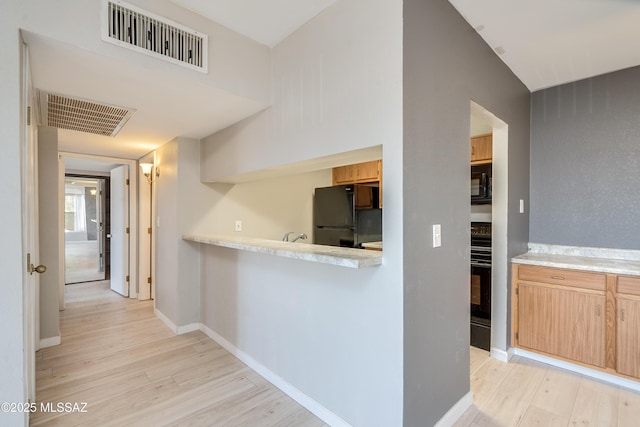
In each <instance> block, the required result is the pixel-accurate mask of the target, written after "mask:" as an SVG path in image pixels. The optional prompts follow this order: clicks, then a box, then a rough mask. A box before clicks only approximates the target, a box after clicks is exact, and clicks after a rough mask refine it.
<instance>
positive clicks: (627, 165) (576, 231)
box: [531, 67, 640, 249]
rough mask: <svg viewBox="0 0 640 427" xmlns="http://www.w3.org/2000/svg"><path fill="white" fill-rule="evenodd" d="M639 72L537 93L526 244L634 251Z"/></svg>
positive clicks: (639, 166) (638, 227) (639, 230)
mask: <svg viewBox="0 0 640 427" xmlns="http://www.w3.org/2000/svg"><path fill="white" fill-rule="evenodd" d="M639 82H640V67H634V68H629V69H626V70H622V71H618V72H615V73H610V74H605V75H602V76H598V77H593V78H590V79H585V80H581V81H578V82H574V83H569V84H565V85H562V86H557V87H553V88H549V89H545V90H541V91H538V92H535V93H534V94H533V96H532V103H531V110H532V111H531V241H532V242H536V243H548V244H557V245H569V246H591V247H606V248H621V249H640V239H638V236H640V221H638V206H640V191H638V181H639V180H640V145H639V141H640V120H639V118H640V85H639V84H638V83H639Z"/></svg>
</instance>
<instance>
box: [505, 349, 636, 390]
mask: <svg viewBox="0 0 640 427" xmlns="http://www.w3.org/2000/svg"><path fill="white" fill-rule="evenodd" d="M514 354H515V355H516V356H522V357H526V358H527V359H531V360H536V361H538V362H542V363H546V364H547V365H551V366H555V367H556V368H561V369H566V370H567V371H571V372H575V373H578V374H582V375H585V376H587V377H590V378H594V379H596V380H600V381H604V382H606V383H609V384H612V385H615V386H618V387H623V388H626V389H630V390H634V391H640V382H638V381H634V380H630V379H627V378H623V377H619V376H617V375H611V374H608V373H606V372H602V371H598V370H597V369H591V368H587V367H586V366H582V365H576V364H574V363H571V362H566V361H564V360H559V359H555V358H553V357H549V356H544V355H542V354H538V353H534V352H532V351H527V350H523V349H521V348H516V349H515V350H514Z"/></svg>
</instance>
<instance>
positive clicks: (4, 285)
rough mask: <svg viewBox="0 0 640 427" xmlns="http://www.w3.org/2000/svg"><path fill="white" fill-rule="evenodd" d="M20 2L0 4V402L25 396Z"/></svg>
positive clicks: (9, 419)
mask: <svg viewBox="0 0 640 427" xmlns="http://www.w3.org/2000/svg"><path fill="white" fill-rule="evenodd" d="M19 12H20V6H19V5H16V4H14V3H11V4H4V5H3V7H2V14H0V51H1V52H3V59H2V61H0V75H1V76H2V79H0V93H1V94H2V96H0V147H2V156H0V180H2V182H3V185H1V186H0V200H2V206H3V207H2V209H0V235H1V236H2V239H1V240H0V271H2V280H1V281H0V324H2V325H4V326H3V328H2V333H1V335H0V336H1V337H2V345H1V346H0V365H2V367H3V368H2V369H1V370H0V402H22V401H24V399H26V398H27V395H26V387H25V381H24V372H25V371H24V360H23V352H22V349H23V327H24V319H23V294H22V292H23V290H22V271H23V268H26V265H25V260H24V259H23V256H24V251H23V249H24V248H23V244H22V208H21V188H20V185H21V175H20V172H21V168H20V165H21V158H20V155H21V153H20V147H21V146H20V143H21V137H22V135H21V123H22V120H23V118H24V116H23V105H22V102H21V90H20V88H21V79H20V75H21V74H20V73H21V50H22V46H21V40H20V36H19V33H18V26H19V22H18V20H17V19H15V17H16V15H17V14H18V13H19ZM26 419H27V417H26V416H25V415H24V414H18V413H8V414H7V413H3V414H2V422H3V423H6V424H7V425H15V426H21V425H25V424H26Z"/></svg>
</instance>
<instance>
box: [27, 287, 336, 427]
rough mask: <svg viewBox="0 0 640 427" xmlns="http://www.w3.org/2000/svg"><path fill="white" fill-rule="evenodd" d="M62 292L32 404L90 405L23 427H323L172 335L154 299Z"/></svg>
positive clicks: (225, 361) (202, 348)
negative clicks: (56, 329)
mask: <svg viewBox="0 0 640 427" xmlns="http://www.w3.org/2000/svg"><path fill="white" fill-rule="evenodd" d="M65 295H66V299H67V304H66V307H65V310H64V311H63V312H61V322H60V323H61V337H62V343H61V344H60V345H59V346H56V347H50V348H46V349H42V350H40V351H38V353H37V354H36V374H37V378H36V400H37V404H38V405H39V404H40V403H43V404H48V403H50V404H51V405H53V406H52V407H55V405H56V404H57V403H60V402H61V403H65V402H71V403H80V402H87V404H88V405H87V411H88V412H86V413H80V412H71V413H67V412H53V411H52V412H37V413H33V414H31V417H30V425H32V426H65V427H66V426H118V427H120V426H126V425H132V426H133V425H136V426H137V425H139V426H151V425H152V426H166V425H175V423H176V422H181V423H184V424H185V425H206V426H215V425H234V424H236V425H247V426H258V425H279V426H296V427H297V426H309V427H316V426H324V425H325V424H324V423H323V422H322V421H321V420H319V419H318V418H317V417H315V416H314V415H313V414H311V413H310V412H309V411H307V410H306V409H305V408H303V407H301V406H300V405H299V404H298V403H297V402H295V401H293V400H292V399H291V398H289V397H288V396H286V395H285V394H284V393H282V392H281V391H280V390H278V389H277V388H276V387H274V386H273V385H272V384H271V383H269V382H268V381H267V380H265V379H264V378H262V377H261V376H260V375H258V374H257V373H256V372H254V371H253V370H251V369H249V368H248V367H247V366H246V365H245V364H243V363H242V362H240V361H239V360H238V359H236V358H235V357H234V356H233V355H231V354H230V353H229V352H227V351H226V350H224V349H223V348H222V347H221V346H220V345H219V344H218V343H216V342H214V341H213V340H211V339H210V338H209V337H207V336H206V335H205V334H203V333H202V332H200V331H194V332H190V333H188V334H184V335H179V336H176V335H174V334H173V333H172V332H171V331H170V330H169V329H168V328H167V327H166V326H165V325H164V323H163V322H162V321H160V320H159V319H158V318H156V317H155V316H154V314H153V302H148V301H145V302H140V301H135V300H131V299H129V298H123V297H120V296H119V295H117V294H115V293H114V292H112V291H111V290H110V289H109V284H108V282H95V283H91V284H74V285H70V286H67V287H66V289H65Z"/></svg>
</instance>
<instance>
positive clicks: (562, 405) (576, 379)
mask: <svg viewBox="0 0 640 427" xmlns="http://www.w3.org/2000/svg"><path fill="white" fill-rule="evenodd" d="M580 379H581V376H580V375H579V374H575V373H573V372H568V371H564V370H559V369H557V370H556V369H547V372H546V374H545V376H544V379H543V380H542V382H541V383H540V387H539V388H538V390H537V391H536V394H535V395H534V397H533V400H532V403H533V404H534V405H536V406H537V407H539V408H540V409H543V410H545V411H548V412H551V413H553V414H556V415H558V416H560V417H562V418H569V417H570V416H571V412H572V411H573V405H574V403H575V401H576V396H577V394H578V388H579V387H580Z"/></svg>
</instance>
